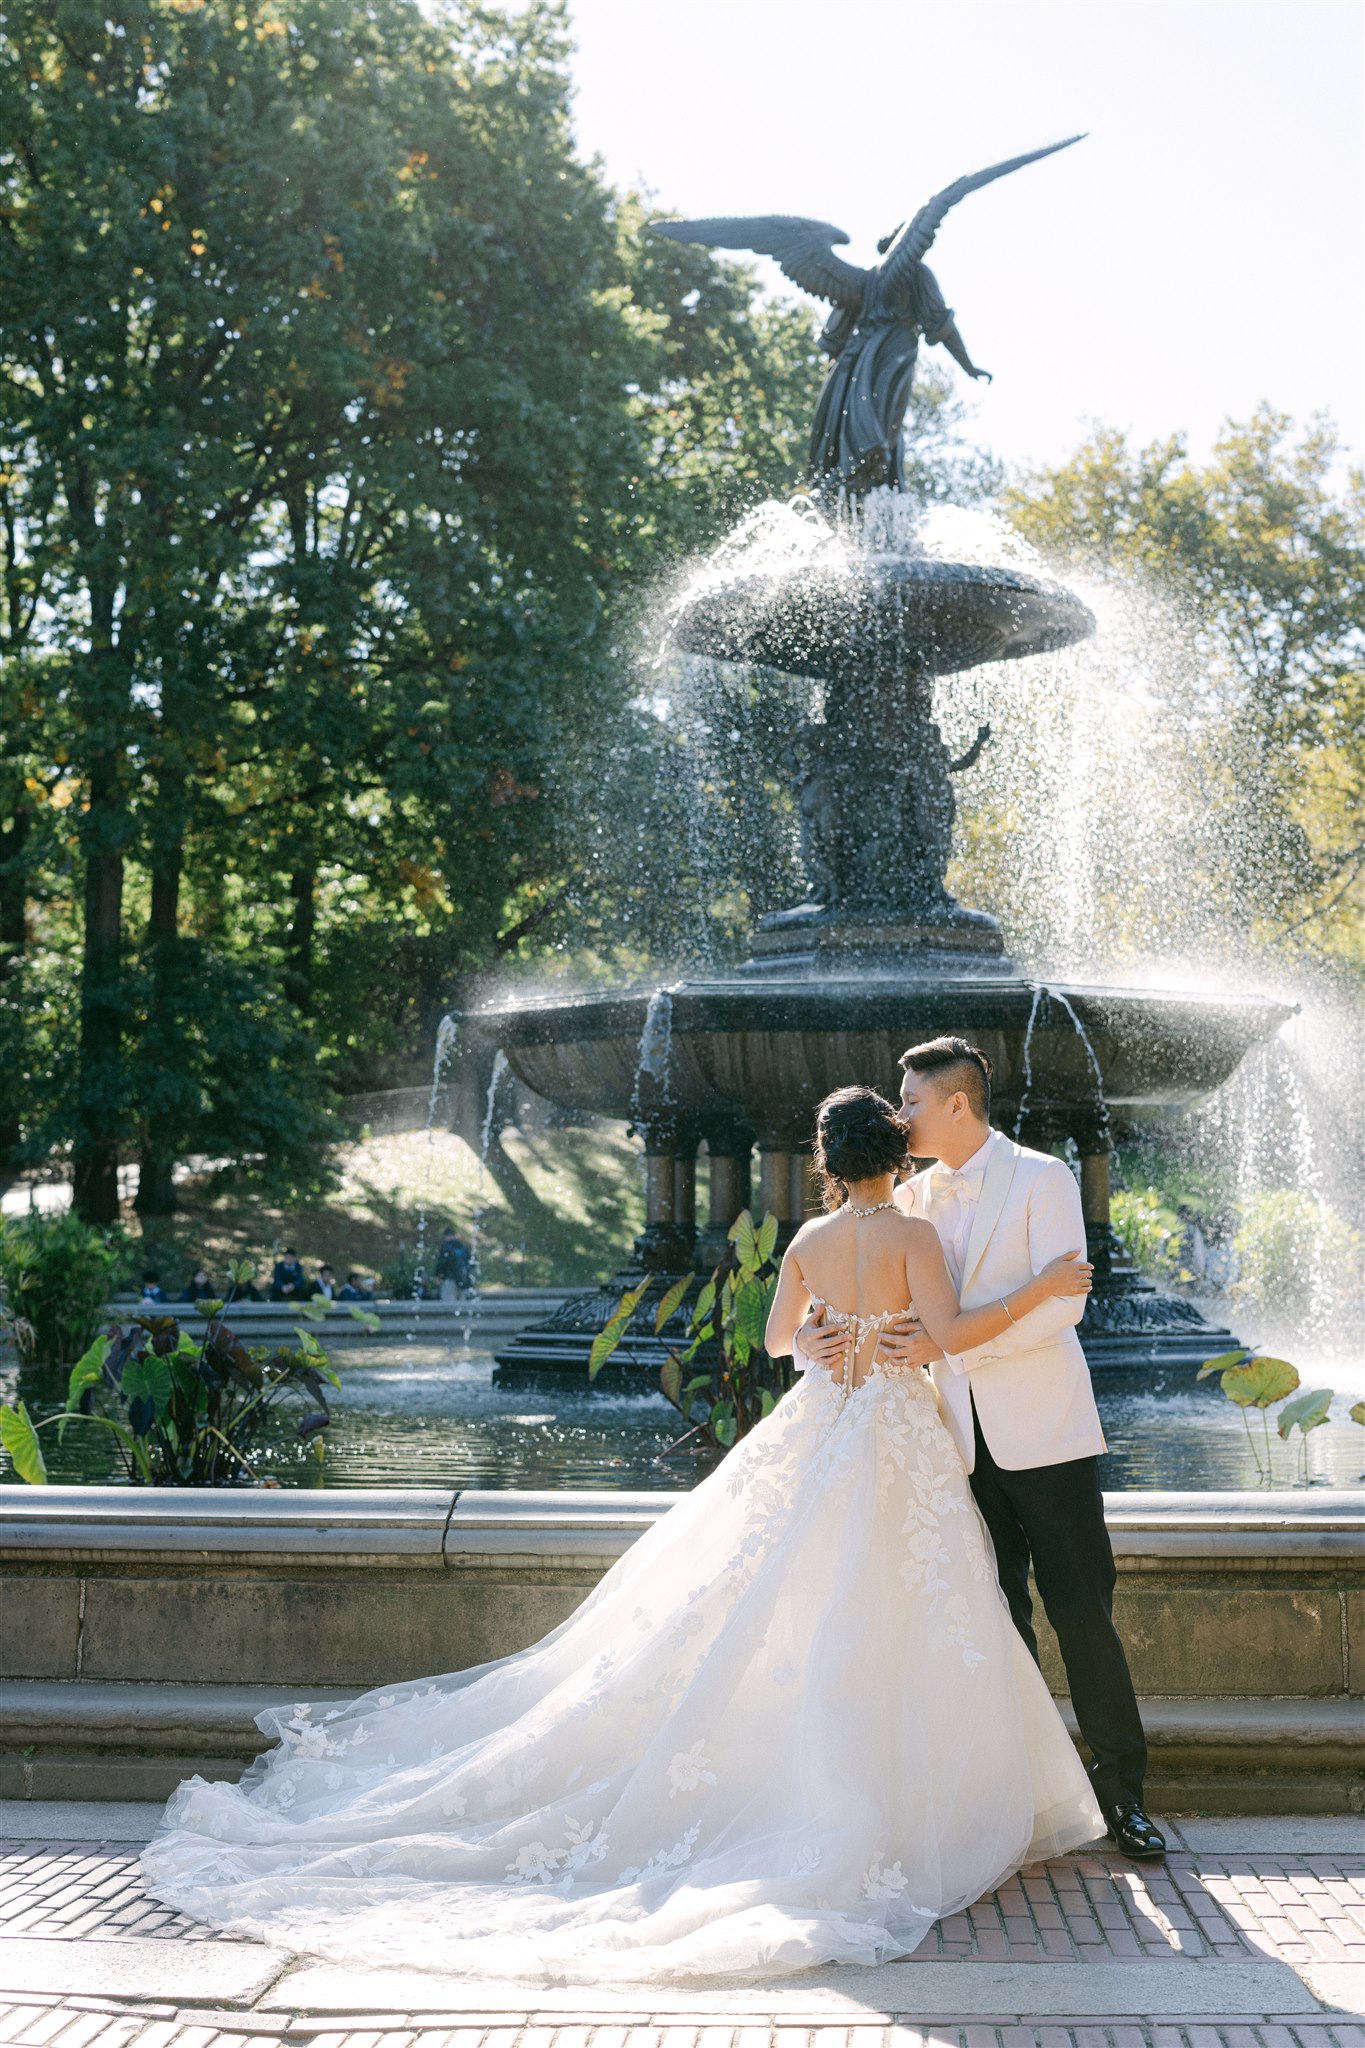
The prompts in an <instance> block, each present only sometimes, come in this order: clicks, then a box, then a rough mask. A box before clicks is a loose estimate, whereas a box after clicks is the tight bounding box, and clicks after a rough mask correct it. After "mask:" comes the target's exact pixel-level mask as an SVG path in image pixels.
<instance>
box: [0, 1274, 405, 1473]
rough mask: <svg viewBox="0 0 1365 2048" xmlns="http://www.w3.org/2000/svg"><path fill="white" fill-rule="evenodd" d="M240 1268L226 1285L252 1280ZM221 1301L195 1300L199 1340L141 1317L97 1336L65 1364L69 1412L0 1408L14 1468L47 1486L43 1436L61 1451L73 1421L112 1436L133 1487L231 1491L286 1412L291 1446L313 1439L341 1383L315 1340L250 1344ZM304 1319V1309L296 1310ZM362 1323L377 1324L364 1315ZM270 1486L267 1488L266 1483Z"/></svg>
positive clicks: (305, 1334)
mask: <svg viewBox="0 0 1365 2048" xmlns="http://www.w3.org/2000/svg"><path fill="white" fill-rule="evenodd" d="M251 1273H252V1268H251V1266H250V1265H249V1264H247V1263H245V1262H244V1263H243V1264H241V1265H239V1266H236V1267H234V1268H233V1269H232V1282H233V1286H234V1287H237V1286H240V1285H242V1284H243V1283H244V1282H246V1281H247V1280H249V1279H250V1278H251ZM227 1305H228V1304H226V1303H223V1302H207V1303H205V1304H204V1306H205V1310H206V1312H207V1315H208V1322H207V1324H206V1326H205V1329H204V1334H203V1336H202V1337H199V1338H195V1337H192V1336H191V1335H190V1334H189V1332H188V1331H186V1330H182V1329H181V1327H180V1324H179V1322H178V1321H177V1319H176V1318H175V1317H174V1316H157V1315H143V1316H139V1317H138V1318H137V1320H136V1321H135V1322H133V1323H130V1324H129V1325H128V1326H127V1327H126V1328H124V1329H120V1328H118V1327H117V1326H115V1327H114V1328H112V1329H110V1330H109V1331H107V1332H106V1333H105V1334H104V1335H103V1336H101V1337H97V1338H96V1339H95V1341H94V1343H93V1344H92V1345H91V1346H90V1348H89V1350H88V1351H87V1352H86V1353H85V1355H84V1357H83V1358H81V1359H80V1360H79V1361H78V1362H77V1363H76V1364H75V1365H74V1366H73V1367H72V1369H71V1377H70V1380H69V1382H68V1385H67V1395H66V1407H65V1409H64V1410H63V1411H62V1412H61V1413H59V1414H56V1415H50V1416H47V1417H45V1418H44V1420H42V1421H41V1422H34V1420H33V1419H32V1417H31V1416H30V1415H29V1413H28V1410H27V1409H26V1407H25V1406H24V1404H23V1402H22V1401H20V1402H18V1403H17V1404H16V1405H15V1406H14V1407H13V1408H10V1407H0V1443H3V1444H4V1447H5V1449H6V1450H7V1451H8V1453H9V1455H10V1458H11V1459H12V1461H13V1464H14V1469H15V1471H16V1472H17V1473H18V1475H19V1477H20V1478H21V1479H25V1480H27V1481H28V1482H29V1484H30V1485H33V1486H42V1485H45V1484H46V1483H47V1480H48V1470H47V1463H46V1460H45V1458H44V1456H43V1447H42V1443H41V1435H40V1433H41V1432H43V1431H45V1430H55V1431H56V1438H57V1442H58V1444H60V1443H61V1442H62V1439H63V1438H64V1437H65V1435H66V1432H67V1430H68V1428H70V1427H71V1425H72V1424H73V1423H74V1424H90V1425H93V1426H94V1427H96V1428H98V1429H105V1430H108V1431H110V1432H111V1434H112V1436H113V1438H114V1441H115V1443H116V1445H117V1447H118V1451H119V1455H120V1457H121V1458H122V1461H123V1465H124V1470H125V1472H126V1474H127V1477H128V1479H129V1481H130V1482H131V1484H133V1485H134V1486H232V1485H238V1484H241V1483H243V1482H250V1481H253V1480H257V1479H258V1478H259V1474H258V1472H257V1470H256V1467H255V1465H254V1464H253V1462H252V1458H253V1455H254V1454H256V1453H257V1452H258V1451H259V1449H260V1448H262V1447H263V1446H264V1445H265V1444H266V1443H268V1442H269V1441H270V1440H272V1439H274V1440H276V1441H278V1438H279V1427H280V1424H281V1422H282V1421H283V1420H284V1415H285V1412H286V1411H287V1410H288V1409H290V1408H292V1409H293V1410H294V1411H295V1414H296V1416H297V1419H296V1420H295V1423H294V1428H293V1437H294V1440H295V1441H296V1442H300V1443H314V1444H315V1445H316V1449H317V1451H318V1453H319V1455H320V1454H321V1452H322V1444H321V1441H320V1436H321V1432H322V1431H323V1430H325V1429H326V1428H327V1426H328V1424H329V1423H330V1422H331V1419H332V1416H331V1409H330V1408H329V1406H328V1401H327V1389H328V1388H329V1387H330V1388H335V1387H338V1386H340V1384H341V1382H340V1381H339V1380H338V1378H337V1376H336V1373H335V1372H334V1371H333V1369H332V1367H331V1365H330V1364H329V1362H328V1359H327V1354H326V1352H325V1351H324V1350H323V1348H322V1346H321V1345H320V1344H319V1343H318V1341H317V1338H316V1337H314V1336H313V1334H312V1332H311V1331H310V1330H307V1329H303V1328H300V1329H298V1330H296V1332H295V1334H296V1336H297V1337H298V1340H299V1341H298V1346H297V1348H296V1349H293V1350H291V1349H288V1348H286V1347H283V1346H281V1347H277V1348H275V1349H272V1348H271V1347H270V1346H269V1345H252V1346H248V1345H246V1344H244V1343H243V1342H242V1339H241V1338H240V1336H238V1335H237V1333H236V1332H235V1331H234V1330H233V1329H232V1327H231V1325H230V1324H229V1323H228V1322H227V1321H226V1320H225V1313H224V1311H225V1309H226V1307H227ZM300 1308H301V1310H302V1312H303V1314H304V1315H306V1316H307V1315H310V1314H311V1313H312V1305H311V1304H303V1303H301V1304H300ZM358 1320H360V1321H362V1322H364V1323H365V1324H366V1327H370V1326H371V1325H372V1324H374V1323H376V1321H377V1319H376V1318H374V1317H370V1316H367V1315H366V1313H365V1312H364V1311H361V1312H360V1314H359V1316H358ZM267 1483H268V1482H267Z"/></svg>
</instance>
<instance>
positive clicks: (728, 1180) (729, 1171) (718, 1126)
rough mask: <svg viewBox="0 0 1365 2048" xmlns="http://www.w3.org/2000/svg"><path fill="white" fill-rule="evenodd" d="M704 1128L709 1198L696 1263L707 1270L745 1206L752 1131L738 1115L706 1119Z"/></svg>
mask: <svg viewBox="0 0 1365 2048" xmlns="http://www.w3.org/2000/svg"><path fill="white" fill-rule="evenodd" d="M704 1131H705V1136H706V1150H707V1154H708V1156H709V1158H710V1162H711V1199H710V1203H709V1206H708V1213H707V1218H706V1228H705V1229H704V1230H703V1231H702V1232H701V1233H700V1235H699V1237H698V1240H697V1265H698V1266H699V1267H700V1268H701V1269H702V1270H703V1271H705V1272H707V1273H710V1272H712V1271H713V1270H714V1269H715V1267H716V1266H717V1265H718V1264H719V1262H720V1260H721V1259H722V1258H723V1257H724V1256H725V1247H726V1244H727V1242H728V1240H729V1230H730V1225H731V1224H732V1223H733V1222H734V1220H735V1218H736V1216H738V1214H739V1212H740V1210H741V1209H747V1208H748V1207H749V1203H750V1199H751V1193H750V1182H751V1180H752V1171H753V1149H754V1134H753V1131H752V1129H751V1128H750V1126H749V1125H748V1124H746V1123H741V1122H740V1121H739V1120H738V1118H727V1119H724V1120H717V1121H714V1122H710V1123H707V1124H706V1125H705V1126H704Z"/></svg>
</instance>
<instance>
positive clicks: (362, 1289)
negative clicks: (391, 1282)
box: [336, 1273, 374, 1301]
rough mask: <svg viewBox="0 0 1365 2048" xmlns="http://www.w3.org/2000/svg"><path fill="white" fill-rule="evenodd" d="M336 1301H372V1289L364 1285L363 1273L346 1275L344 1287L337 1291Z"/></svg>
mask: <svg viewBox="0 0 1365 2048" xmlns="http://www.w3.org/2000/svg"><path fill="white" fill-rule="evenodd" d="M336 1298H337V1300H338V1301H373V1300H374V1289H373V1288H372V1287H367V1286H366V1285H365V1275H364V1274H363V1273H348V1274H347V1275H346V1285H345V1286H344V1287H339V1288H338V1289H337V1296H336Z"/></svg>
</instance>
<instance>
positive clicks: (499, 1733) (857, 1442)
mask: <svg viewBox="0 0 1365 2048" xmlns="http://www.w3.org/2000/svg"><path fill="white" fill-rule="evenodd" d="M849 1320H850V1321H851V1320H852V1319H851V1318H850V1319H849ZM260 1726H261V1728H262V1729H263V1730H264V1731H265V1732H266V1733H267V1734H270V1735H274V1736H276V1737H278V1746H277V1747H276V1748H275V1749H273V1750H271V1751H270V1752H268V1753H267V1754H266V1755H265V1756H263V1757H261V1758H260V1759H259V1760H258V1761H257V1762H256V1763H255V1764H254V1765H253V1766H252V1767H251V1769H250V1770H249V1771H248V1772H247V1774H246V1776H245V1777H244V1778H243V1780H242V1781H241V1784H240V1785H235V1786H234V1785H225V1784H206V1783H205V1782H204V1781H203V1780H202V1779H199V1778H192V1779H190V1780H189V1781H188V1782H187V1783H186V1784H184V1785H182V1786H181V1787H180V1789H179V1790H178V1791H177V1792H176V1793H175V1795H174V1796H173V1798H172V1799H171V1801H170V1804H169V1806H168V1807H167V1810H166V1814H165V1817H164V1820H163V1823H162V1829H161V1832H160V1833H159V1834H158V1835H157V1837H156V1838H155V1840H154V1841H153V1842H152V1843H151V1844H150V1846H149V1847H148V1849H147V1851H146V1854H145V1856H144V1859H143V1868H144V1871H145V1874H146V1878H147V1882H148V1886H149V1889H150V1890H151V1892H152V1893H153V1895H154V1896H156V1897H158V1898H160V1899H162V1900H164V1901H165V1902H166V1903H167V1904H168V1905H172V1906H175V1907H178V1908H180V1909H181V1910H182V1911H183V1912H185V1913H188V1914H191V1915H192V1916H193V1917H194V1918H196V1919H198V1920H201V1921H207V1922H209V1923H211V1924H212V1925H215V1926H218V1927H223V1928H229V1929H233V1930H238V1931H241V1932H243V1933H249V1934H252V1935H257V1936H260V1937H262V1938H264V1939H266V1940H269V1941H271V1942H273V1943H276V1944H277V1945H282V1946H284V1947H287V1948H291V1949H294V1950H296V1951H304V1952H313V1953H317V1954H322V1955H331V1956H336V1957H340V1958H342V1959H344V1960H347V1961H356V1960H367V1961H370V1962H374V1963H381V1964H383V1963H389V1964H415V1965H419V1966H421V1967H423V1968H426V1969H436V1970H441V1971H443V1972H449V1973H452V1974H457V1975H478V1976H484V1977H496V1978H503V1979H507V1978H513V1979H527V1978H530V1979H540V1980H550V1981H559V1982H574V1981H579V1982H585V1983H604V1982H609V1981H640V1980H648V1981H655V1982H660V1981H668V1980H678V1979H685V1978H696V1977H726V1976H734V1977H744V1978H748V1979H754V1978H761V1977H771V1976H775V1975H779V1974H783V1973H786V1972H789V1971H793V1970H798V1969H802V1968H805V1967H808V1966H810V1965H813V1964H819V1963H828V1962H844V1963H876V1962H880V1961H884V1960H887V1959H888V1958H890V1957H893V1956H897V1955H903V1954H905V1953H907V1952H908V1951H910V1950H911V1949H913V1948H914V1947H915V1946H916V1945H917V1944H918V1943H919V1942H920V1941H921V1940H922V1939H923V1937H924V1935H925V1933H926V1932H927V1931H928V1929H929V1928H930V1927H931V1926H932V1925H933V1923H934V1921H935V1920H937V1919H938V1918H940V1917H941V1916H942V1915H944V1914H946V1913H950V1912H953V1911H955V1910H957V1909H959V1908H960V1907H962V1906H964V1905H966V1904H968V1903H970V1902H971V1901H973V1900H975V1899H977V1898H978V1897H980V1896H981V1894H982V1893H983V1892H986V1891H989V1890H990V1889H991V1888H992V1887H993V1886H994V1885H996V1884H998V1883H999V1882H1000V1881H1001V1880H1002V1879H1003V1878H1004V1877H1005V1876H1006V1875H1007V1874H1008V1873H1010V1872H1011V1871H1013V1870H1015V1869H1017V1868H1018V1867H1019V1865H1020V1864H1022V1863H1024V1862H1026V1861H1028V1860H1030V1859H1032V1858H1034V1857H1038V1856H1042V1855H1046V1854H1051V1853H1057V1852H1060V1851H1063V1850H1066V1849H1069V1848H1073V1847H1075V1846H1077V1845H1078V1844H1079V1843H1081V1842H1083V1841H1087V1840H1089V1839H1091V1838H1092V1837H1093V1836H1094V1835H1096V1834H1097V1833H1099V1832H1100V1829H1101V1827H1102V1822H1101V1819H1100V1815H1099V1811H1098V1809H1097V1807H1096V1805H1095V1802H1094V1799H1093V1797H1092V1795H1091V1791H1090V1786H1089V1783H1088V1780H1087V1778H1086V1776H1085V1773H1084V1771H1083V1770H1082V1768H1081V1765H1080V1762H1079V1760H1078V1758H1077V1756H1076V1754H1075V1751H1074V1749H1073V1748H1072V1745H1071V1742H1070V1739H1069V1737H1068V1736H1067V1733H1066V1730H1065V1728H1064V1727H1063V1724H1062V1721H1061V1719H1060V1717H1059V1715H1058V1713H1057V1710H1056V1708H1055V1706H1054V1705H1053V1702H1052V1700H1051V1699H1050V1697H1049V1696H1048V1693H1047V1690H1046V1687H1045V1686H1044V1683H1043V1680H1042V1678H1041V1677H1040V1675H1039V1673H1038V1670H1037V1668H1036V1666H1035V1665H1034V1664H1033V1662H1032V1660H1031V1659H1030V1657H1029V1656H1028V1654H1027V1652H1026V1651H1025V1649H1024V1647H1023V1645H1022V1643H1021V1642H1020V1640H1019V1638H1018V1636H1017V1635H1016V1633H1015V1631H1014V1628H1013V1626H1012V1625H1011V1622H1010V1618H1009V1614H1008V1611H1007V1609H1006V1607H1005V1604H1004V1601H1003V1599H1002V1596H1001V1594H1000V1590H999V1586H998V1584H997V1582H996V1577H995V1570H994V1563H993V1558H992V1555H991V1551H990V1547H989V1539H988V1538H987V1537H986V1535H985V1531H984V1526H983V1524H982V1522H981V1519H980V1516H979V1514H978V1513H977V1510H976V1507H975V1505H974V1503H973V1501H972V1497H971V1493H970V1490H969V1487H968V1484H967V1478H966V1474H965V1472H964V1470H963V1466H962V1461H961V1458H960V1457H959V1455H958V1452H957V1450H956V1448H955V1446H954V1444H953V1441H952V1439H951V1437H950V1436H949V1434H948V1432H947V1430H946V1428H945V1427H944V1426H943V1424H942V1422H941V1421H940V1420H939V1416H938V1411H937V1408H936V1405H935V1396H934V1391H933V1388H932V1386H931V1384H930V1382H929V1380H928V1378H927V1376H926V1375H925V1374H924V1373H922V1372H919V1371H894V1370H891V1369H888V1368H884V1367H880V1366H874V1367H873V1368H872V1370H871V1371H870V1372H869V1373H868V1374H867V1376H866V1378H865V1379H863V1381H862V1382H861V1384H859V1385H856V1386H850V1388H849V1389H847V1390H846V1389H845V1388H844V1387H841V1386H840V1384H839V1383H838V1382H837V1381H835V1380H833V1379H832V1378H831V1377H830V1376H829V1375H828V1374H826V1373H824V1372H822V1371H812V1372H809V1373H808V1374H806V1376H805V1377H804V1378H803V1379H802V1380H801V1381H800V1382H799V1383H798V1384H797V1386H796V1387H795V1389H794V1390H793V1391H792V1392H791V1393H790V1394H788V1395H787V1396H786V1397H785V1399H783V1400H782V1401H781V1402H780V1403H779V1404H778V1406H777V1407H776V1408H775V1409H774V1411H773V1413H772V1414H771V1415H770V1416H768V1417H767V1419H766V1420H765V1421H764V1422H763V1423H762V1424H761V1425H760V1426H759V1427H758V1428H757V1429H756V1430H754V1431H753V1432H752V1433H751V1434H750V1435H749V1436H747V1437H745V1438H744V1439H743V1440H742V1441H741V1442H740V1443H739V1444H738V1445H736V1447H735V1448H734V1449H733V1450H732V1451H731V1452H730V1454H729V1455H728V1457H727V1458H726V1459H725V1462H724V1464H723V1465H722V1466H720V1468H719V1469H718V1470H717V1471H716V1472H714V1473H713V1474H712V1475H711V1476H710V1477H709V1478H707V1479H706V1480H704V1481H703V1482H702V1484H701V1485H699V1486H698V1487H697V1488H696V1489H695V1490H694V1491H693V1492H692V1493H690V1494H689V1495H688V1496H687V1497H686V1499H684V1500H683V1501H681V1502H680V1503H679V1504H678V1505H677V1506H676V1507H674V1508H673V1509H671V1510H670V1512H669V1513H668V1514H666V1515H665V1516H663V1517H662V1519H661V1520H660V1521H659V1522H657V1523H656V1524H655V1525H654V1526H653V1528H651V1529H650V1530H649V1531H648V1533H647V1534H645V1535H644V1536H643V1537H641V1538H640V1540H639V1541H638V1542H637V1543H636V1544H634V1545H633V1547H632V1548H631V1549H630V1550H629V1551H628V1552H627V1553H626V1554H625V1556H623V1557H622V1558H621V1559H620V1560H619V1562H618V1563H616V1564H615V1565H614V1566H613V1567H612V1569H611V1570H610V1571H609V1572H608V1573H607V1574H606V1576H605V1578H603V1579H602V1580H601V1582H600V1583H599V1585H598V1586H597V1587H596V1588H595V1590H594V1591H593V1593H592V1594H591V1595H590V1596H589V1598H588V1599H587V1600H586V1601H584V1603H583V1605H582V1606H581V1607H579V1608H578V1609H577V1611H576V1612H575V1613H574V1614H572V1615H571V1616H570V1617H569V1619H568V1620H567V1621H565V1622H564V1623H563V1624H562V1625H561V1626H560V1627H559V1628H557V1629H555V1630H554V1631H553V1633H552V1634H550V1635H548V1636H546V1637H545V1638H544V1640H543V1641H541V1642H539V1643H536V1644H535V1645H533V1646H532V1648H530V1649H528V1650H525V1651H522V1652H520V1653H519V1654H517V1655H515V1656H511V1657H506V1658H503V1659H501V1660H500V1661H498V1662H497V1663H493V1664H486V1665H483V1666H482V1667H480V1668H478V1669H475V1670H472V1671H460V1672H454V1673H452V1674H450V1675H448V1676H446V1677H441V1678H432V1679H427V1680H422V1681H419V1682H416V1683H404V1684H400V1685H393V1686H389V1687H385V1688H380V1689H379V1690H377V1691H374V1692H371V1693H367V1694H366V1695H365V1696H364V1697H363V1698H361V1699H358V1700H356V1701H354V1702H353V1703H352V1704H350V1705H348V1706H343V1707H332V1708H329V1709H328V1710H326V1711H323V1710H321V1709H314V1708H310V1707H308V1706H306V1705H305V1706H298V1707H295V1708H294V1709H293V1710H292V1712H283V1711H281V1712H272V1713H267V1714H263V1715H261V1717H260Z"/></svg>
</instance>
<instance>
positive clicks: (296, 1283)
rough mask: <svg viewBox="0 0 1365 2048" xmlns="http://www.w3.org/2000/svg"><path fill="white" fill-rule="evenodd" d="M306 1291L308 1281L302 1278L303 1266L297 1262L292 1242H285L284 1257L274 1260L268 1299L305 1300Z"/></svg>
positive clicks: (297, 1256)
mask: <svg viewBox="0 0 1365 2048" xmlns="http://www.w3.org/2000/svg"><path fill="white" fill-rule="evenodd" d="M308 1293H309V1288H308V1282H307V1280H306V1279H305V1278H304V1272H303V1267H302V1266H301V1265H300V1264H299V1255H298V1253H297V1252H296V1251H295V1250H294V1247H293V1245H292V1244H287V1245H286V1246H285V1248H284V1257H283V1258H282V1259H276V1261H275V1271H274V1274H273V1276H272V1278H271V1283H270V1299H271V1300H272V1301H306V1300H307V1299H308Z"/></svg>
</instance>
